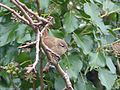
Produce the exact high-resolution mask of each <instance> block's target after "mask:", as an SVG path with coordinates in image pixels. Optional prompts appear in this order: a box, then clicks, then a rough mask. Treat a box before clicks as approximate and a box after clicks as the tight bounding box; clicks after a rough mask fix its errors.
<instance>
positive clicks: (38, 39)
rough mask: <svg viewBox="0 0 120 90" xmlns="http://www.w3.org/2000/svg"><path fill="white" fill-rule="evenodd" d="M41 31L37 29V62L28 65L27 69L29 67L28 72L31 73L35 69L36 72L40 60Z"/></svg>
mask: <svg viewBox="0 0 120 90" xmlns="http://www.w3.org/2000/svg"><path fill="white" fill-rule="evenodd" d="M39 33H40V31H39V29H37V37H36V59H35V62H34V63H33V65H32V66H29V67H27V68H26V69H27V73H30V72H31V71H32V70H34V71H35V72H36V70H35V68H36V65H37V64H38V61H39V51H40V47H39V46H40V34H39Z"/></svg>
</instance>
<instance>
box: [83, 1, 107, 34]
mask: <svg viewBox="0 0 120 90" xmlns="http://www.w3.org/2000/svg"><path fill="white" fill-rule="evenodd" d="M84 11H85V13H86V14H88V15H89V16H90V17H91V20H92V22H93V24H94V25H96V26H97V27H99V28H100V30H101V31H102V32H103V33H104V34H108V30H107V29H108V27H107V26H105V25H104V23H103V20H102V19H101V18H100V16H99V15H100V10H99V7H97V5H96V4H92V3H85V4H84Z"/></svg>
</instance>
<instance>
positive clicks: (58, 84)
mask: <svg viewBox="0 0 120 90" xmlns="http://www.w3.org/2000/svg"><path fill="white" fill-rule="evenodd" d="M54 85H55V90H63V88H64V87H65V83H64V81H63V79H62V78H61V77H56V78H55V84H54Z"/></svg>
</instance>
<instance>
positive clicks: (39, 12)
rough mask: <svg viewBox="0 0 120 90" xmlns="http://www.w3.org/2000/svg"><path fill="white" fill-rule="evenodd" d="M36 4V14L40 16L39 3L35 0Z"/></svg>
mask: <svg viewBox="0 0 120 90" xmlns="http://www.w3.org/2000/svg"><path fill="white" fill-rule="evenodd" d="M35 2H36V5H37V12H38V15H39V16H40V15H41V12H40V11H41V10H40V3H39V0H35Z"/></svg>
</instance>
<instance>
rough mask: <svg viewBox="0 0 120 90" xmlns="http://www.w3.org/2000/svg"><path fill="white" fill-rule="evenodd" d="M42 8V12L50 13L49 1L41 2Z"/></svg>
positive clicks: (40, 0)
mask: <svg viewBox="0 0 120 90" xmlns="http://www.w3.org/2000/svg"><path fill="white" fill-rule="evenodd" d="M39 2H40V6H41V9H42V10H47V11H48V5H49V0H45V1H44V0H39Z"/></svg>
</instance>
